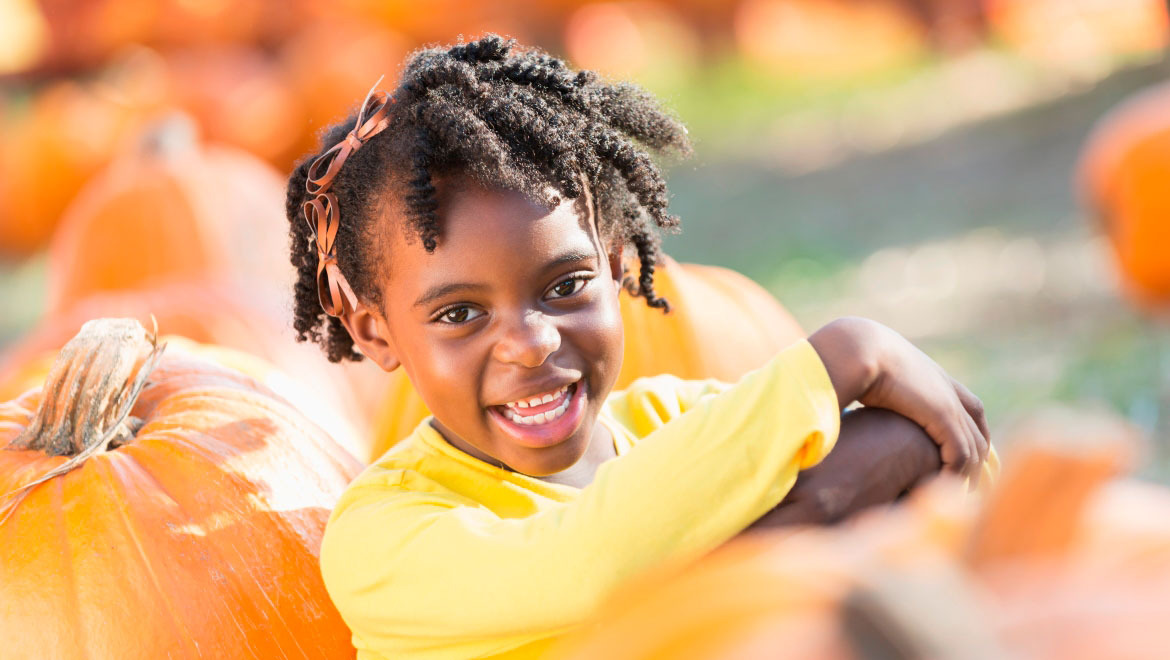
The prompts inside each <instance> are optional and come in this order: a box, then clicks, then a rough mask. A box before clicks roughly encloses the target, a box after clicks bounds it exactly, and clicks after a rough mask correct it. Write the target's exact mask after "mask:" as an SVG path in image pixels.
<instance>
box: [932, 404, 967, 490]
mask: <svg viewBox="0 0 1170 660" xmlns="http://www.w3.org/2000/svg"><path fill="white" fill-rule="evenodd" d="M964 416H965V415H964ZM968 436H969V431H967V429H966V428H965V426H964V425H963V424H962V423H960V422H959V420H958V419H955V418H953V417H952V418H951V419H948V420H947V421H946V422H945V423H944V424H943V425H942V429H941V432H940V433H939V434H938V435H935V434H933V433H932V434H931V437H934V438H936V440H937V441H938V442H939V454H940V455H941V456H942V461H943V466H944V467H945V468H946V469H947V470H950V471H951V472H957V473H959V474H963V475H965V474H967V473H968V471H969V469H970V468H969V467H968V465H969V464H970V462H971V459H972V457H973V456H975V455H976V454H975V447H974V443H973V442H972V441H971V438H969V437H968Z"/></svg>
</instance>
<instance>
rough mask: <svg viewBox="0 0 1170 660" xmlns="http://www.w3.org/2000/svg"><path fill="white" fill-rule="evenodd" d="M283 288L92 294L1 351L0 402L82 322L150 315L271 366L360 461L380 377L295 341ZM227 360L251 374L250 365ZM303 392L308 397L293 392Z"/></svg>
mask: <svg viewBox="0 0 1170 660" xmlns="http://www.w3.org/2000/svg"><path fill="white" fill-rule="evenodd" d="M286 295H287V293H286V292H285V291H275V290H272V289H269V288H266V287H263V286H260V285H257V284H255V283H253V284H248V285H245V284H240V283H237V282H227V281H223V280H208V281H184V282H172V283H168V284H162V285H159V286H157V287H153V288H148V289H141V290H136V291H112V292H105V293H96V294H94V295H92V296H89V297H87V298H85V299H83V300H80V301H78V302H76V303H74V304H73V305H72V306H70V307H69V308H68V309H66V310H62V311H60V312H57V313H55V314H52V315H50V316H48V317H47V318H45V319H44V320H43V321H42V322H41V323H40V324H39V325H38V326H37V327H36V328H34V329H32V330H30V331H29V332H28V333H27V335H26V336H25V337H24V338H23V339H22V340H20V341H19V342H17V343H16V344H14V345H12V346H10V347H8V348H7V349H6V350H4V351H3V352H0V401H6V400H8V399H11V398H15V397H16V396H18V395H19V394H20V393H22V392H24V391H25V390H27V389H30V388H32V387H33V386H34V385H36V384H38V383H40V382H42V381H43V380H44V376H45V374H46V373H47V370H48V368H49V365H50V364H52V360H53V357H54V356H55V354H56V351H57V350H58V349H60V347H62V346H64V345H65V343H66V342H67V341H68V340H69V338H70V337H72V336H73V335H74V334H76V333H77V331H78V329H79V328H80V327H81V326H82V325H83V324H84V323H85V322H86V321H88V320H90V319H94V318H99V317H113V316H116V317H129V318H134V319H137V320H138V321H140V322H141V323H142V324H144V325H150V324H151V322H152V321H151V318H152V317H153V318H154V319H156V320H157V322H158V328H159V331H160V332H162V333H164V334H166V335H181V336H183V337H186V338H187V339H189V340H193V341H196V342H199V343H202V344H212V345H216V346H219V347H223V348H230V349H235V350H237V351H241V352H243V353H245V354H248V355H252V356H256V358H257V359H259V360H263V361H264V362H265V363H268V364H271V365H273V366H274V367H275V368H276V369H278V370H279V373H281V374H285V375H287V378H289V379H291V380H292V381H293V383H290V384H289V386H288V387H280V386H275V385H274V383H272V382H268V384H269V385H270V386H271V387H272V389H274V390H276V391H277V392H278V393H280V394H282V395H284V396H285V397H286V398H289V399H290V400H293V399H296V403H297V404H298V409H299V410H300V411H301V412H302V414H304V415H305V416H307V417H309V418H310V419H312V420H313V421H314V422H316V423H317V424H319V425H320V426H322V427H323V428H325V429H326V430H327V431H328V432H329V433H330V435H332V436H333V438H334V439H335V440H336V441H337V442H338V443H340V444H341V445H342V446H343V447H345V449H346V450H348V451H349V452H350V453H351V454H353V455H354V456H355V457H356V458H358V459H359V460H361V461H362V462H368V461H369V460H370V459H371V458H372V455H371V449H370V430H369V429H370V424H371V418H372V415H371V414H370V413H369V412H368V411H370V410H371V409H372V408H373V407H374V402H375V401H378V400H379V399H380V391H381V389H380V388H381V387H382V383H383V382H384V381H385V380H386V379H387V378H386V375H385V374H383V373H382V372H381V371H380V370H379V369H378V368H377V367H375V366H373V365H370V364H346V365H332V364H329V362H327V361H326V360H325V359H324V356H323V355H322V353H321V351H320V350H319V349H318V348H317V347H316V346H314V345H312V344H303V343H299V342H297V341H296V339H295V338H294V335H293V330H292V327H291V325H290V323H289V320H288V304H287V303H286V302H284V298H283V296H286ZM232 366H234V367H236V368H238V369H240V370H241V371H245V372H246V373H248V374H249V375H251V376H253V377H255V378H257V380H260V381H262V382H263V381H265V380H266V378H265V377H264V376H262V375H261V374H260V373H258V372H256V371H255V370H250V369H248V368H241V367H243V366H244V364H243V362H242V361H241V360H239V359H236V360H235V361H234V362H233V363H232ZM306 390H308V391H310V392H311V393H312V396H311V397H303V396H297V394H299V393H300V392H303V391H306Z"/></svg>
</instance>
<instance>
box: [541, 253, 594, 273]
mask: <svg viewBox="0 0 1170 660" xmlns="http://www.w3.org/2000/svg"><path fill="white" fill-rule="evenodd" d="M596 258H597V255H596V254H593V253H590V252H581V251H579V250H571V251H569V252H566V253H564V254H562V255H560V256H559V257H556V258H554V259H550V260H549V262H548V263H547V264H545V265H544V270H552V269H554V268H556V267H557V266H562V265H564V264H570V263H576V262H578V261H589V260H590V259H596Z"/></svg>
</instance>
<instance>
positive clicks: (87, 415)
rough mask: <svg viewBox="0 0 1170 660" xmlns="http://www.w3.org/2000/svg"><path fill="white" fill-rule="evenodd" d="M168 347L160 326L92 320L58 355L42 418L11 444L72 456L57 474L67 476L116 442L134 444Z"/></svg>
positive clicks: (41, 408) (39, 410)
mask: <svg viewBox="0 0 1170 660" xmlns="http://www.w3.org/2000/svg"><path fill="white" fill-rule="evenodd" d="M163 348H165V345H162V346H160V345H159V344H158V331H157V324H156V329H155V332H154V333H152V334H150V335H147V332H146V330H145V329H144V328H143V327H142V325H141V324H140V323H139V322H138V321H137V320H135V319H95V320H93V321H89V322H87V323H86V324H85V325H83V326H82V327H81V331H80V332H79V333H78V334H77V336H76V337H74V338H73V339H71V340H70V341H69V343H68V344H66V345H65V347H64V348H62V349H61V351H60V352H59V353H57V359H56V360H55V361H54V362H53V366H52V367H51V368H50V370H49V375H48V377H47V378H46V379H45V385H44V389H43V393H42V396H41V403H40V406H39V407H38V408H37V412H36V416H35V417H34V418H33V421H32V423H31V424H29V425H28V427H27V428H25V430H24V432H23V433H21V434H20V435H19V436H17V437H16V439H15V440H13V441H12V444H11V445H10V446H11V447H15V448H18V449H33V450H37V451H41V452H44V453H46V454H48V455H50V456H69V457H71V460H70V461H68V462H66V463H65V464H62V465H61V466H60V467H58V468H57V469H56V470H53V473H56V474H61V473H63V472H59V470H62V468H66V466H68V467H67V469H64V470H63V471H64V472H67V471H68V470H70V469H73V467H76V465H78V464H80V463H81V462H82V461H84V460H85V458H88V457H89V456H90V455H92V454H94V453H96V452H97V451H100V450H104V449H108V448H109V447H110V445H111V444H114V446H120V445H122V444H125V443H126V442H128V441H130V440H132V439H133V438H134V433H135V432H136V431H137V428H135V424H133V422H132V420H133V419H134V418H131V417H130V416H129V415H130V410H131V409H133V407H134V403H135V401H137V399H138V395H139V393H140V392H142V388H143V387H144V386H145V385H146V379H147V377H148V376H149V375H150V372H151V371H153V370H154V366H155V364H156V363H157V362H158V357H159V355H160V354H161V353H162V350H163ZM74 459H76V460H74ZM51 476H56V475H55V474H52V475H46V476H45V477H42V478H41V480H38V482H36V483H40V481H42V480H44V479H45V478H51ZM33 485H35V483H34V484H29V485H28V486H25V488H28V487H31V486H33Z"/></svg>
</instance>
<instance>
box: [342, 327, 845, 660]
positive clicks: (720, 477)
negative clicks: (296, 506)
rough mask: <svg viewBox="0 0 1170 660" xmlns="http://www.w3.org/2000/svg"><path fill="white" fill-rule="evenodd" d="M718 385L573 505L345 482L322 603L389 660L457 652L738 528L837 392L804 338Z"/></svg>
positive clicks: (571, 616)
mask: <svg viewBox="0 0 1170 660" xmlns="http://www.w3.org/2000/svg"><path fill="white" fill-rule="evenodd" d="M717 389H725V391H722V392H721V393H719V394H717V395H715V396H698V397H693V404H694V405H693V406H688V409H687V414H685V415H682V416H679V417H677V418H676V419H673V420H671V421H670V423H668V424H663V425H662V426H661V427H659V428H657V430H655V431H654V432H653V433H651V434H649V435H647V436H646V437H645V438H644V439H642V440H641V441H640V442H639V443H638V444H637V445H636V446H634V447H633V448H632V449H631V450H630V451H629V452H628V453H626V454H625V455H624V456H623V457H622V458H621V459H619V460H615V461H610V462H608V463H606V464H605V465H603V466H602V467H601V469H600V470H599V471H598V474H597V477H596V479H595V480H594V482H593V483H592V484H591V485H589V486H588V487H586V488H584V489H582V490H581V492H580V495H579V497H577V498H576V499H574V500H572V501H570V502H566V503H563V504H558V505H556V506H553V507H551V508H548V509H545V510H541V511H540V512H539V513H536V514H534V515H531V516H529V517H525V518H517V519H505V518H500V517H498V516H497V515H495V514H493V513H492V512H491V511H489V510H487V509H486V508H483V507H478V506H468V501H467V500H466V499H462V498H460V497H458V496H456V495H454V494H452V495H441V494H435V493H427V492H419V491H412V490H410V479H412V478H416V476H412V474H411V473H408V472H403V473H402V474H401V475H400V478H399V481H398V483H397V484H391V486H393V487H391V488H389V489H388V488H387V486H386V484H382V485H381V486H380V487H377V488H362V487H358V488H351V490H350V491H347V492H346V494H345V496H344V497H343V499H342V502H341V503H339V505H338V508H337V509H336V510H335V512H334V514H333V517H332V518H331V520H330V523H329V527H328V529H327V530H326V534H325V538H324V540H323V544H322V549H321V564H322V572H323V574H324V577H325V583H326V586H327V587H328V590H329V593H330V596H331V597H332V598H333V600H334V602H335V604H336V605H337V607H338V609H339V611H340V612H341V614H342V615H343V617H344V618H345V620H346V622H347V623H348V624H349V625H350V627H351V628H352V629H353V631H354V633H355V635H356V636H357V637H358V638H359V639H360V640H361V641H362V643H363V644H364V645H367V646H368V647H369V648H372V649H376V650H377V651H378V652H380V653H382V654H384V655H387V656H389V657H399V656H401V655H406V654H411V656H412V657H436V658H438V657H457V656H459V655H460V653H461V651H462V652H466V650H467V649H468V648H471V647H472V645H476V644H478V645H479V646H476V647H475V648H482V644H483V642H484V641H485V640H488V639H494V638H500V639H507V640H510V641H509V642H508V644H510V645H513V646H514V645H516V644H517V643H516V640H523V639H528V640H538V639H541V638H543V637H548V636H550V635H555V634H557V633H559V632H562V631H564V630H566V629H568V628H570V627H571V626H573V625H575V624H578V623H580V622H581V621H583V620H584V619H585V618H586V617H587V616H588V615H589V614H590V612H591V611H592V610H593V609H594V608H595V607H596V606H597V605H598V604H600V602H601V601H602V600H603V599H604V598H605V597H607V596H608V595H609V594H610V593H611V592H612V591H613V590H614V588H615V587H616V586H618V585H619V584H620V583H622V582H623V581H624V580H627V579H628V578H630V577H631V576H633V575H635V574H637V573H639V572H642V571H645V570H646V569H648V568H650V567H653V566H655V565H658V564H660V563H662V562H664V561H687V560H690V559H694V558H697V557H699V556H701V555H702V554H704V553H706V552H709V551H710V550H712V549H714V548H715V547H717V546H719V545H720V544H722V543H723V542H725V541H727V540H728V539H730V538H731V537H732V536H734V535H735V534H737V533H738V532H740V531H741V530H742V529H744V528H745V527H746V526H748V525H749V524H750V523H751V522H753V521H754V520H755V519H756V518H758V517H759V516H761V515H762V514H764V513H765V512H766V511H768V510H769V509H771V508H772V507H774V506H775V505H776V504H778V503H779V502H780V501H781V500H782V499H783V498H784V496H785V494H787V492H788V491H789V489H790V488H791V487H792V484H793V483H794V481H795V479H796V474H797V472H798V471H799V470H800V469H801V468H802V467H805V466H808V465H811V464H813V463H815V462H816V461H819V460H820V459H821V458H822V457H823V456H824V455H825V454H827V453H828V452H829V450H830V449H831V448H832V445H833V443H834V442H835V440H836V437H837V432H838V428H839V423H840V412H839V408H838V404H837V399H836V394H835V392H834V390H833V387H832V384H831V382H830V381H829V377H828V374H827V373H826V372H825V369H824V365H823V364H822V363H821V361H820V358H819V357H818V356H817V354H816V352H815V350H814V349H813V348H812V346H811V345H810V344H809V343H808V342H807V341H801V342H798V343H797V344H795V345H793V346H792V347H790V348H788V349H786V350H785V351H783V352H781V353H780V354H778V355H777V356H776V357H775V358H774V359H773V360H772V361H770V362H769V363H768V364H767V365H765V366H764V367H762V368H760V369H759V370H757V371H755V372H752V373H750V374H748V375H746V376H745V377H744V378H743V379H742V380H741V381H740V382H739V383H737V384H735V385H733V386H729V387H726V388H717ZM688 401H690V399H688ZM651 407H652V406H651ZM461 644H466V645H468V646H464V647H461ZM424 649H429V651H427V652H424ZM504 650H507V649H506V648H499V649H497V651H504Z"/></svg>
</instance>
